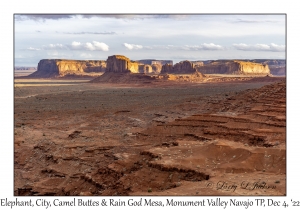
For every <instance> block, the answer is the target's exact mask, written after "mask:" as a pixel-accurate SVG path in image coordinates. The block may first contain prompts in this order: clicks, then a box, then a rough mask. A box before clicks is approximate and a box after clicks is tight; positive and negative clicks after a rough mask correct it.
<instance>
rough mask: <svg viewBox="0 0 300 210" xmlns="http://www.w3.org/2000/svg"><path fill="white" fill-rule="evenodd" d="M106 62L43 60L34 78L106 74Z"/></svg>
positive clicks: (33, 74)
mask: <svg viewBox="0 0 300 210" xmlns="http://www.w3.org/2000/svg"><path fill="white" fill-rule="evenodd" d="M105 69H106V62H105V61H101V60H63V59H42V60H40V62H39V63H38V68H37V71H36V72H34V73H32V74H31V75H30V76H32V77H60V76H65V75H84V74H85V73H89V72H104V71H105Z"/></svg>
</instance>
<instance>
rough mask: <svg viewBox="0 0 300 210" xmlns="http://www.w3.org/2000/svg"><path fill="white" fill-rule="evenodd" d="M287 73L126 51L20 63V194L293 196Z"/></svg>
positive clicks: (279, 64)
mask: <svg viewBox="0 0 300 210" xmlns="http://www.w3.org/2000/svg"><path fill="white" fill-rule="evenodd" d="M26 72H27V74H26ZM285 74H286V67H285V60H280V59H256V60H245V59H244V60H238V59H236V60H203V61H188V60H184V61H181V62H178V63H175V64H173V62H172V61H171V60H155V59H153V60H150V59H143V60H135V61H133V60H130V59H129V58H128V57H126V56H123V55H112V56H109V57H108V58H107V60H99V61H95V60H94V61H91V60H80V61H77V60H68V59H42V60H40V62H39V63H38V65H37V68H36V69H15V78H14V195H15V196H33V195H43V196H50V195H56V196H128V195H130V196H134V195H139V196H142V195H151V196H153V195H154V196H161V195H167V196H208V195H214V196H217V195H218V196H220V195H247V196H249V195H270V196H273V195H276V196H278V195H281V196H282V195H286V163H287V160H286V77H285Z"/></svg>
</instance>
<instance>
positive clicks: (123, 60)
mask: <svg viewBox="0 0 300 210" xmlns="http://www.w3.org/2000/svg"><path fill="white" fill-rule="evenodd" d="M106 63H107V65H106V71H107V72H115V73H127V72H131V73H139V63H138V62H132V61H130V59H129V58H127V57H125V56H123V55H112V56H109V57H108V58H107V61H106Z"/></svg>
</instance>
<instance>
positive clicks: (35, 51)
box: [14, 14, 286, 66]
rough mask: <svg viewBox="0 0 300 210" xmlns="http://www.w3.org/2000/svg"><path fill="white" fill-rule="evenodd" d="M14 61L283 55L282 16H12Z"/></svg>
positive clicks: (33, 63) (27, 63)
mask: <svg viewBox="0 0 300 210" xmlns="http://www.w3.org/2000/svg"><path fill="white" fill-rule="evenodd" d="M14 24H15V25H14V29H15V30H14V34H15V37H14V38H15V39H14V49H15V53H14V57H15V66H37V64H38V62H39V60H41V59H53V58H59V59H76V60H106V59H107V57H108V56H110V55H114V54H121V55H125V56H127V57H129V58H130V59H132V60H139V59H166V60H173V61H174V63H177V62H179V61H182V60H210V59H284V58H285V45H286V43H285V41H286V31H285V30H286V26H285V24H286V16H285V15H210V14H206V15H200V14H197V15H192V14H185V15H184V14H177V15H170V14H169V15H168V14H165V15H153V14H140V15H138V14H136V15H128V14H123V15H120V14H116V15H113V14H110V15H100V14H93V15H92V14H87V15H84V14H81V15H79V14H77V15H74V14H66V15H63V14H59V15H55V14H33V15H28V14H27V15H22V14H18V15H17V14H15V15H14Z"/></svg>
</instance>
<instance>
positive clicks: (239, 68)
mask: <svg viewBox="0 0 300 210" xmlns="http://www.w3.org/2000/svg"><path fill="white" fill-rule="evenodd" d="M196 69H197V70H198V71H199V72H201V73H203V74H244V75H247V74H256V75H269V74H271V73H270V69H269V66H268V65H267V64H261V63H253V62H248V61H237V60H233V61H213V62H211V63H208V64H206V65H203V66H197V67H196Z"/></svg>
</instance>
